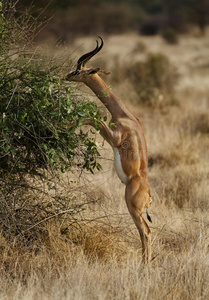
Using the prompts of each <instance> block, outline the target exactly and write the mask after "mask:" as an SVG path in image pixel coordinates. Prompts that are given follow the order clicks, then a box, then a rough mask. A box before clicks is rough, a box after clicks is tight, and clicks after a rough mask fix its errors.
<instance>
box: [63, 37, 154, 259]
mask: <svg viewBox="0 0 209 300" xmlns="http://www.w3.org/2000/svg"><path fill="white" fill-rule="evenodd" d="M99 38H100V40H101V44H100V46H99V43H98V41H96V42H97V45H96V48H95V49H94V50H93V51H91V52H89V53H86V54H84V55H83V56H81V57H80V58H79V60H78V62H77V68H76V70H75V71H73V72H71V73H69V74H68V75H67V77H66V80H68V81H77V82H83V83H84V84H86V85H87V86H88V87H89V88H90V89H91V90H92V91H93V92H94V93H95V94H96V96H97V97H98V98H99V99H100V101H101V102H102V103H103V104H104V105H105V106H106V108H107V109H108V110H109V112H110V113H111V115H112V120H111V123H113V124H114V126H113V127H112V126H111V128H110V127H109V126H108V125H107V124H106V123H105V122H103V121H101V124H100V128H99V129H100V134H101V136H102V137H103V138H104V139H105V140H106V141H107V142H108V143H109V144H110V145H111V147H112V148H113V152H114V164H115V169H116V172H117V175H118V177H119V178H120V180H121V181H122V182H123V183H124V184H125V185H126V189H125V200H126V204H127V207H128V210H129V212H130V214H131V216H132V218H133V220H134V223H135V225H136V227H137V229H138V231H139V234H140V237H141V242H142V258H143V261H144V262H145V263H147V262H149V260H150V258H151V231H150V228H149V226H148V225H147V223H146V221H145V220H144V217H143V215H142V213H143V210H144V208H147V207H148V206H149V204H150V203H151V201H152V199H151V195H150V186H149V181H148V173H147V171H148V170H147V168H148V166H147V165H148V158H147V146H146V140H145V136H144V132H143V128H142V125H141V123H140V122H139V120H138V119H137V118H136V117H135V116H134V115H133V114H132V113H131V112H130V111H129V110H128V109H127V108H126V107H125V105H124V104H123V103H122V102H121V100H120V99H119V98H118V97H116V96H115V95H114V94H113V93H112V92H111V91H110V89H109V88H108V87H107V85H106V84H105V82H104V81H103V80H102V79H101V77H100V75H101V74H102V73H105V72H102V71H100V69H99V68H86V67H85V66H86V63H87V62H88V61H89V60H90V59H91V58H92V57H93V56H94V55H96V54H97V53H98V52H99V51H100V50H101V49H102V47H103V40H102V38H101V37H99ZM105 74H107V73H105ZM82 124H83V125H91V126H93V127H98V125H96V124H94V122H93V121H92V120H85V121H83V123H82ZM148 217H149V216H148ZM148 219H149V218H148Z"/></svg>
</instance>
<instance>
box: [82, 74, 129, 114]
mask: <svg viewBox="0 0 209 300" xmlns="http://www.w3.org/2000/svg"><path fill="white" fill-rule="evenodd" d="M84 83H85V84H86V85H87V86H88V87H89V88H90V89H91V90H92V91H93V92H94V93H95V95H96V96H97V97H98V98H99V99H100V100H101V102H102V103H103V104H104V105H105V106H106V108H107V109H108V110H109V112H110V113H111V115H112V117H113V118H114V117H117V118H118V117H124V116H127V115H129V114H130V112H129V111H128V109H127V108H126V107H125V106H124V104H123V103H122V102H121V100H120V99H119V98H118V97H117V96H115V95H114V94H113V92H112V91H111V90H110V88H108V86H107V85H106V83H105V82H104V81H103V80H102V79H101V77H100V76H99V75H98V74H93V75H90V76H88V77H87V78H86V79H85V81H84Z"/></svg>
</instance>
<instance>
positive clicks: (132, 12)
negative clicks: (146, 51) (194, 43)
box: [15, 0, 209, 41]
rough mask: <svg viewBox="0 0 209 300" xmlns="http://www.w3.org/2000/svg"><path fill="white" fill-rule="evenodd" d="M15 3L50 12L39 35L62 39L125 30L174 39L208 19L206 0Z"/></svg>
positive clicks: (42, 0)
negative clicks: (43, 29) (46, 23)
mask: <svg viewBox="0 0 209 300" xmlns="http://www.w3.org/2000/svg"><path fill="white" fill-rule="evenodd" d="M15 2H16V1H15ZM17 7H19V8H21V9H22V10H25V9H27V10H28V9H30V11H32V12H33V14H34V15H39V14H40V13H41V14H42V12H43V10H44V13H43V15H44V16H45V17H46V16H48V17H51V16H53V17H52V19H51V21H50V22H49V23H48V25H47V26H46V28H45V35H44V34H43V32H42V38H44V39H45V38H46V37H47V35H50V36H53V37H54V38H55V39H58V38H61V39H62V40H63V41H69V39H72V38H73V37H75V36H78V35H89V34H94V35H95V34H104V33H107V34H110V33H121V32H124V31H129V30H134V31H137V32H139V33H141V34H143V35H155V34H159V33H161V34H162V35H163V36H165V37H168V39H170V40H171V41H175V37H174V35H175V34H178V33H182V32H187V31H188V30H190V28H193V27H194V26H195V27H198V29H199V32H200V33H201V34H204V32H205V28H206V26H207V25H208V23H209V1H208V0H199V1H197V0H149V1H147V0H89V1H85V0H77V1H74V0H62V1H60V0H51V1H49V0H36V1H31V0H20V1H19V2H18V5H17ZM46 33H47V35H46Z"/></svg>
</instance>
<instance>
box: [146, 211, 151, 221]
mask: <svg viewBox="0 0 209 300" xmlns="http://www.w3.org/2000/svg"><path fill="white" fill-rule="evenodd" d="M146 213H147V220H148V221H149V222H150V223H152V219H151V217H150V215H149V214H148V208H147V210H146Z"/></svg>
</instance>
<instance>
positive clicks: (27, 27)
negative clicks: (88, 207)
mask: <svg viewBox="0 0 209 300" xmlns="http://www.w3.org/2000/svg"><path fill="white" fill-rule="evenodd" d="M11 3H12V2H7V3H4V7H3V9H2V3H1V2H0V45H1V47H0V91H1V93H0V219H1V223H0V228H1V230H2V231H3V234H4V236H5V237H6V239H7V240H11V239H14V236H17V235H18V236H19V237H21V238H23V241H24V243H26V241H27V243H29V242H30V241H31V240H32V239H34V238H40V232H41V233H42V234H43V237H44V236H45V233H46V232H45V231H44V232H43V228H42V227H41V224H45V223H47V222H45V221H47V220H51V219H52V218H53V217H56V216H59V217H60V216H62V215H65V216H66V215H68V216H70V217H71V216H72V215H74V219H75V215H76V214H77V212H79V211H80V210H81V209H82V203H80V202H79V203H78V204H76V203H75V196H74V193H73V192H71V191H68V192H67V189H68V187H66V184H65V185H64V187H63V186H59V188H57V182H60V181H59V180H61V176H60V175H59V173H60V172H64V171H66V170H70V171H73V170H74V168H76V170H80V172H82V171H83V169H87V170H90V171H91V172H93V171H94V169H95V168H96V169H101V166H100V164H99V163H98V162H97V160H96V159H97V157H98V156H99V152H98V150H97V147H96V142H95V136H94V134H92V130H89V131H85V132H84V131H83V130H82V129H81V128H79V125H80V124H81V122H82V120H83V119H85V118H90V119H94V121H95V122H99V120H100V112H99V110H98V108H97V106H96V104H94V103H92V102H89V101H88V100H87V99H85V98H84V97H83V96H78V93H77V91H76V89H75V88H74V87H73V86H71V85H69V83H66V81H65V80H63V78H64V77H65V74H63V72H64V71H63V68H64V63H63V62H62V61H61V62H60V61H56V60H52V59H51V58H49V57H47V55H43V54H38V53H35V52H34V51H32V50H31V49H33V44H32V37H33V35H34V34H35V32H36V29H37V27H36V26H35V25H36V22H37V20H33V18H32V17H31V16H30V15H26V16H22V15H20V16H19V17H17V15H16V12H15V9H14V7H13V6H12V4H11ZM49 171H50V172H49ZM58 178H59V180H58ZM65 220H67V218H66V219H65ZM65 220H62V221H61V222H62V224H63V223H65ZM39 225H40V226H39ZM27 243H26V244H27Z"/></svg>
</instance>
